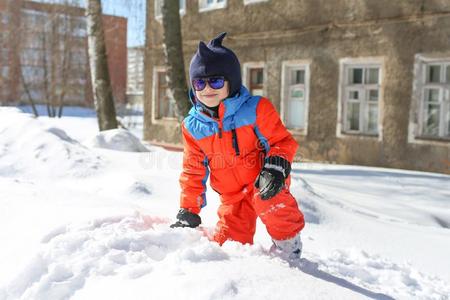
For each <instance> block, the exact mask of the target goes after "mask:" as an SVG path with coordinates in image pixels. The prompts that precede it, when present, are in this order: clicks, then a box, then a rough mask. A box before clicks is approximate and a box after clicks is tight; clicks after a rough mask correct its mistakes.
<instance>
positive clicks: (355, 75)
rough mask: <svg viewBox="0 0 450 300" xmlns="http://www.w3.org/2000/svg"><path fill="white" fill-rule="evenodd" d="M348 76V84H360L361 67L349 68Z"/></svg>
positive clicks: (361, 80) (361, 79)
mask: <svg viewBox="0 0 450 300" xmlns="http://www.w3.org/2000/svg"><path fill="white" fill-rule="evenodd" d="M348 74H349V78H348V82H349V83H350V84H361V83H363V69H362V68H357V69H353V68H351V69H349V72H348Z"/></svg>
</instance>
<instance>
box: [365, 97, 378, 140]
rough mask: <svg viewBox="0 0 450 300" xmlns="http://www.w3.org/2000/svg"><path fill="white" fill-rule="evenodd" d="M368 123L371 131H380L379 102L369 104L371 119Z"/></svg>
mask: <svg viewBox="0 0 450 300" xmlns="http://www.w3.org/2000/svg"><path fill="white" fill-rule="evenodd" d="M367 125H368V126H367V130H368V131H369V132H371V133H377V132H378V104H369V120H368V124H367Z"/></svg>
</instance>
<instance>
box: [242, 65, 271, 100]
mask: <svg viewBox="0 0 450 300" xmlns="http://www.w3.org/2000/svg"><path fill="white" fill-rule="evenodd" d="M258 68H262V69H263V95H266V94H267V90H266V82H267V68H266V64H265V63H264V62H246V63H244V64H243V67H242V69H243V70H242V75H243V78H244V85H245V87H247V88H248V89H249V90H250V69H258Z"/></svg>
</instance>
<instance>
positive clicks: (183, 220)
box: [170, 208, 202, 228]
mask: <svg viewBox="0 0 450 300" xmlns="http://www.w3.org/2000/svg"><path fill="white" fill-rule="evenodd" d="M177 219H178V221H176V222H175V223H174V224H172V225H170V228H176V227H190V228H195V227H197V226H198V225H200V224H201V223H202V219H201V218H200V216H199V215H197V214H194V213H191V212H190V211H188V210H187V209H184V208H181V209H180V210H179V211H178V214H177Z"/></svg>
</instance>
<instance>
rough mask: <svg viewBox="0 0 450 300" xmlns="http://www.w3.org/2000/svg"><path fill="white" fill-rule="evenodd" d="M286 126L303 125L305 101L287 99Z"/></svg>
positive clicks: (296, 126)
mask: <svg viewBox="0 0 450 300" xmlns="http://www.w3.org/2000/svg"><path fill="white" fill-rule="evenodd" d="M288 126H289V127H291V128H304V127H305V102H304V101H298V100H293V101H289V107H288Z"/></svg>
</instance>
